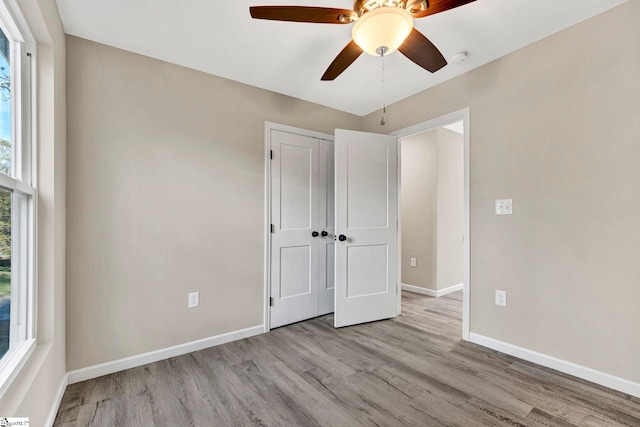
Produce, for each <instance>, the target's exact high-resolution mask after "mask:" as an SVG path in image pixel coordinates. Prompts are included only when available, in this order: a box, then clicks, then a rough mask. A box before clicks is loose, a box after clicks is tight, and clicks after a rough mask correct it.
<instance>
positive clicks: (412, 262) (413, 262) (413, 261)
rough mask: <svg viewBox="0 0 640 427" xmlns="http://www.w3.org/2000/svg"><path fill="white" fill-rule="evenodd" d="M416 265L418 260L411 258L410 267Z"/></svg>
mask: <svg viewBox="0 0 640 427" xmlns="http://www.w3.org/2000/svg"><path fill="white" fill-rule="evenodd" d="M417 265H418V262H417V260H416V259H415V258H411V267H415V266H417Z"/></svg>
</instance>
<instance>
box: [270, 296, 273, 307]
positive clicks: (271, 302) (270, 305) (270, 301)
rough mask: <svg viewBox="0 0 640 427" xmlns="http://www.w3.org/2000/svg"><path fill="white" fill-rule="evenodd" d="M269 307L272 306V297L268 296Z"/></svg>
mask: <svg viewBox="0 0 640 427" xmlns="http://www.w3.org/2000/svg"><path fill="white" fill-rule="evenodd" d="M269 307H273V297H269Z"/></svg>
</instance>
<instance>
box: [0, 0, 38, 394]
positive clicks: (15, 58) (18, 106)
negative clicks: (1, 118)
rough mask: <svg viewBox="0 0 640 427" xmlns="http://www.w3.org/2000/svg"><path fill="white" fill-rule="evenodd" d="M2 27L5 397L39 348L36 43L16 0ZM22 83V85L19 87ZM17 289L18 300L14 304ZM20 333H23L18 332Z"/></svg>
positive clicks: (2, 10)
mask: <svg viewBox="0 0 640 427" xmlns="http://www.w3.org/2000/svg"><path fill="white" fill-rule="evenodd" d="M0 29H2V31H3V32H4V34H5V36H6V37H7V38H9V39H10V45H11V64H10V73H11V89H12V94H11V113H12V114H11V119H12V120H11V121H12V123H11V145H12V176H9V175H5V174H2V173H0V188H2V189H4V190H7V191H10V192H12V195H11V220H12V223H11V229H12V236H11V240H12V241H11V245H12V256H11V314H10V315H11V324H12V325H11V336H10V340H9V342H10V349H9V351H7V353H6V354H5V355H4V356H3V357H2V359H0V397H1V396H2V395H4V393H5V392H6V390H7V389H8V388H9V386H10V385H11V383H12V382H13V380H14V379H15V378H16V377H17V376H18V374H19V372H20V370H21V369H22V367H23V366H24V365H25V364H26V363H27V361H28V359H29V356H30V355H31V354H32V353H33V351H34V350H35V347H36V289H37V287H36V278H37V267H36V266H37V263H36V248H37V222H36V220H35V219H36V212H37V199H38V197H37V190H36V188H35V183H36V182H37V177H36V170H37V169H36V165H37V156H36V154H37V150H36V141H37V140H36V127H35V126H36V123H37V116H36V112H37V109H36V102H35V101H36V98H35V94H36V89H37V87H36V82H37V79H36V69H37V64H36V43H35V39H34V37H33V34H32V33H31V31H30V29H29V26H28V24H27V21H26V19H25V18H24V15H23V14H22V12H21V10H20V8H19V6H18V3H17V1H16V0H4V1H3V2H0ZM16 88H17V89H16ZM14 292H15V293H16V294H17V295H16V300H17V302H16V303H14ZM15 332H17V334H18V336H17V337H16V336H15V335H16V334H15Z"/></svg>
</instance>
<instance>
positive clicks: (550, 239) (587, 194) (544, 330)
mask: <svg viewBox="0 0 640 427" xmlns="http://www.w3.org/2000/svg"><path fill="white" fill-rule="evenodd" d="M638 22H640V1H631V2H628V3H625V4H623V5H622V6H619V7H617V8H615V9H613V10H611V11H609V12H607V13H604V14H602V15H599V16H597V17H595V18H592V19H590V20H588V21H585V22H583V23H581V24H579V25H577V26H574V27H571V28H569V29H567V30H565V31H562V32H561V33H558V34H556V35H554V36H551V37H549V38H547V39H544V40H541V41H540V42H537V43H535V44H533V45H531V46H528V47H526V48H524V49H521V50H518V51H516V52H514V53H512V54H510V55H508V56H506V57H504V58H502V59H499V60H497V61H495V62H492V63H490V64H487V65H486V66H483V67H481V68H478V69H476V70H474V71H472V72H470V73H467V74H465V75H463V76H461V77H458V78H456V79H454V80H451V81H449V82H447V83H444V84H441V85H439V86H437V87H435V88H432V89H430V90H427V91H425V92H422V93H420V94H417V95H415V96H413V97H411V98H408V99H406V100H404V101H402V102H399V103H397V104H394V105H392V106H391V107H387V126H385V127H384V128H382V127H380V126H379V124H378V120H379V117H378V115H377V114H372V115H370V116H367V117H365V118H364V128H365V130H368V131H374V132H390V131H394V130H398V129H402V128H405V127H408V126H410V125H414V124H416V123H420V122H423V121H426V120H428V119H432V118H435V117H439V116H442V115H444V114H447V113H450V112H452V111H456V110H458V109H461V108H464V107H469V109H470V123H471V124H470V174H471V175H470V203H471V205H470V210H471V212H470V215H471V218H470V221H471V222H470V227H471V236H470V237H471V282H470V285H471V295H470V297H471V316H470V321H471V325H470V326H471V332H472V333H477V334H481V335H484V336H487V337H491V338H494V339H497V340H501V341H504V342H507V343H511V344H515V345H518V346H522V347H525V348H528V349H531V350H535V351H538V352H540V353H544V354H547V355H551V356H555V357H557V358H560V359H564V360H568V361H571V362H574V363H577V364H580V365H584V366H587V367H590V368H593V369H596V370H598V371H602V372H607V373H610V374H613V375H616V376H619V377H623V378H626V379H629V380H631V381H635V382H640V369H639V368H638V360H640V310H639V309H638V301H640V286H638V280H639V279H638V278H639V277H640V263H638V254H640V227H638V217H640V197H638V195H639V194H640V168H638V159H640V144H639V143H638V141H639V140H640V120H638V118H639V117H640V79H639V78H638V76H639V75H640V25H638ZM502 198H513V203H514V214H513V215H511V216H496V215H494V201H495V199H502ZM496 289H503V290H506V291H507V292H508V306H507V307H506V308H501V307H497V306H495V305H494V292H495V290H496Z"/></svg>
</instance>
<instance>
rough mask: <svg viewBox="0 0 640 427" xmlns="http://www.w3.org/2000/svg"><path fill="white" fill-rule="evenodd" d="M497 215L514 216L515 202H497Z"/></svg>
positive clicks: (509, 200)
mask: <svg viewBox="0 0 640 427" xmlns="http://www.w3.org/2000/svg"><path fill="white" fill-rule="evenodd" d="M496 215H513V200H512V199H502V200H496Z"/></svg>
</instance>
